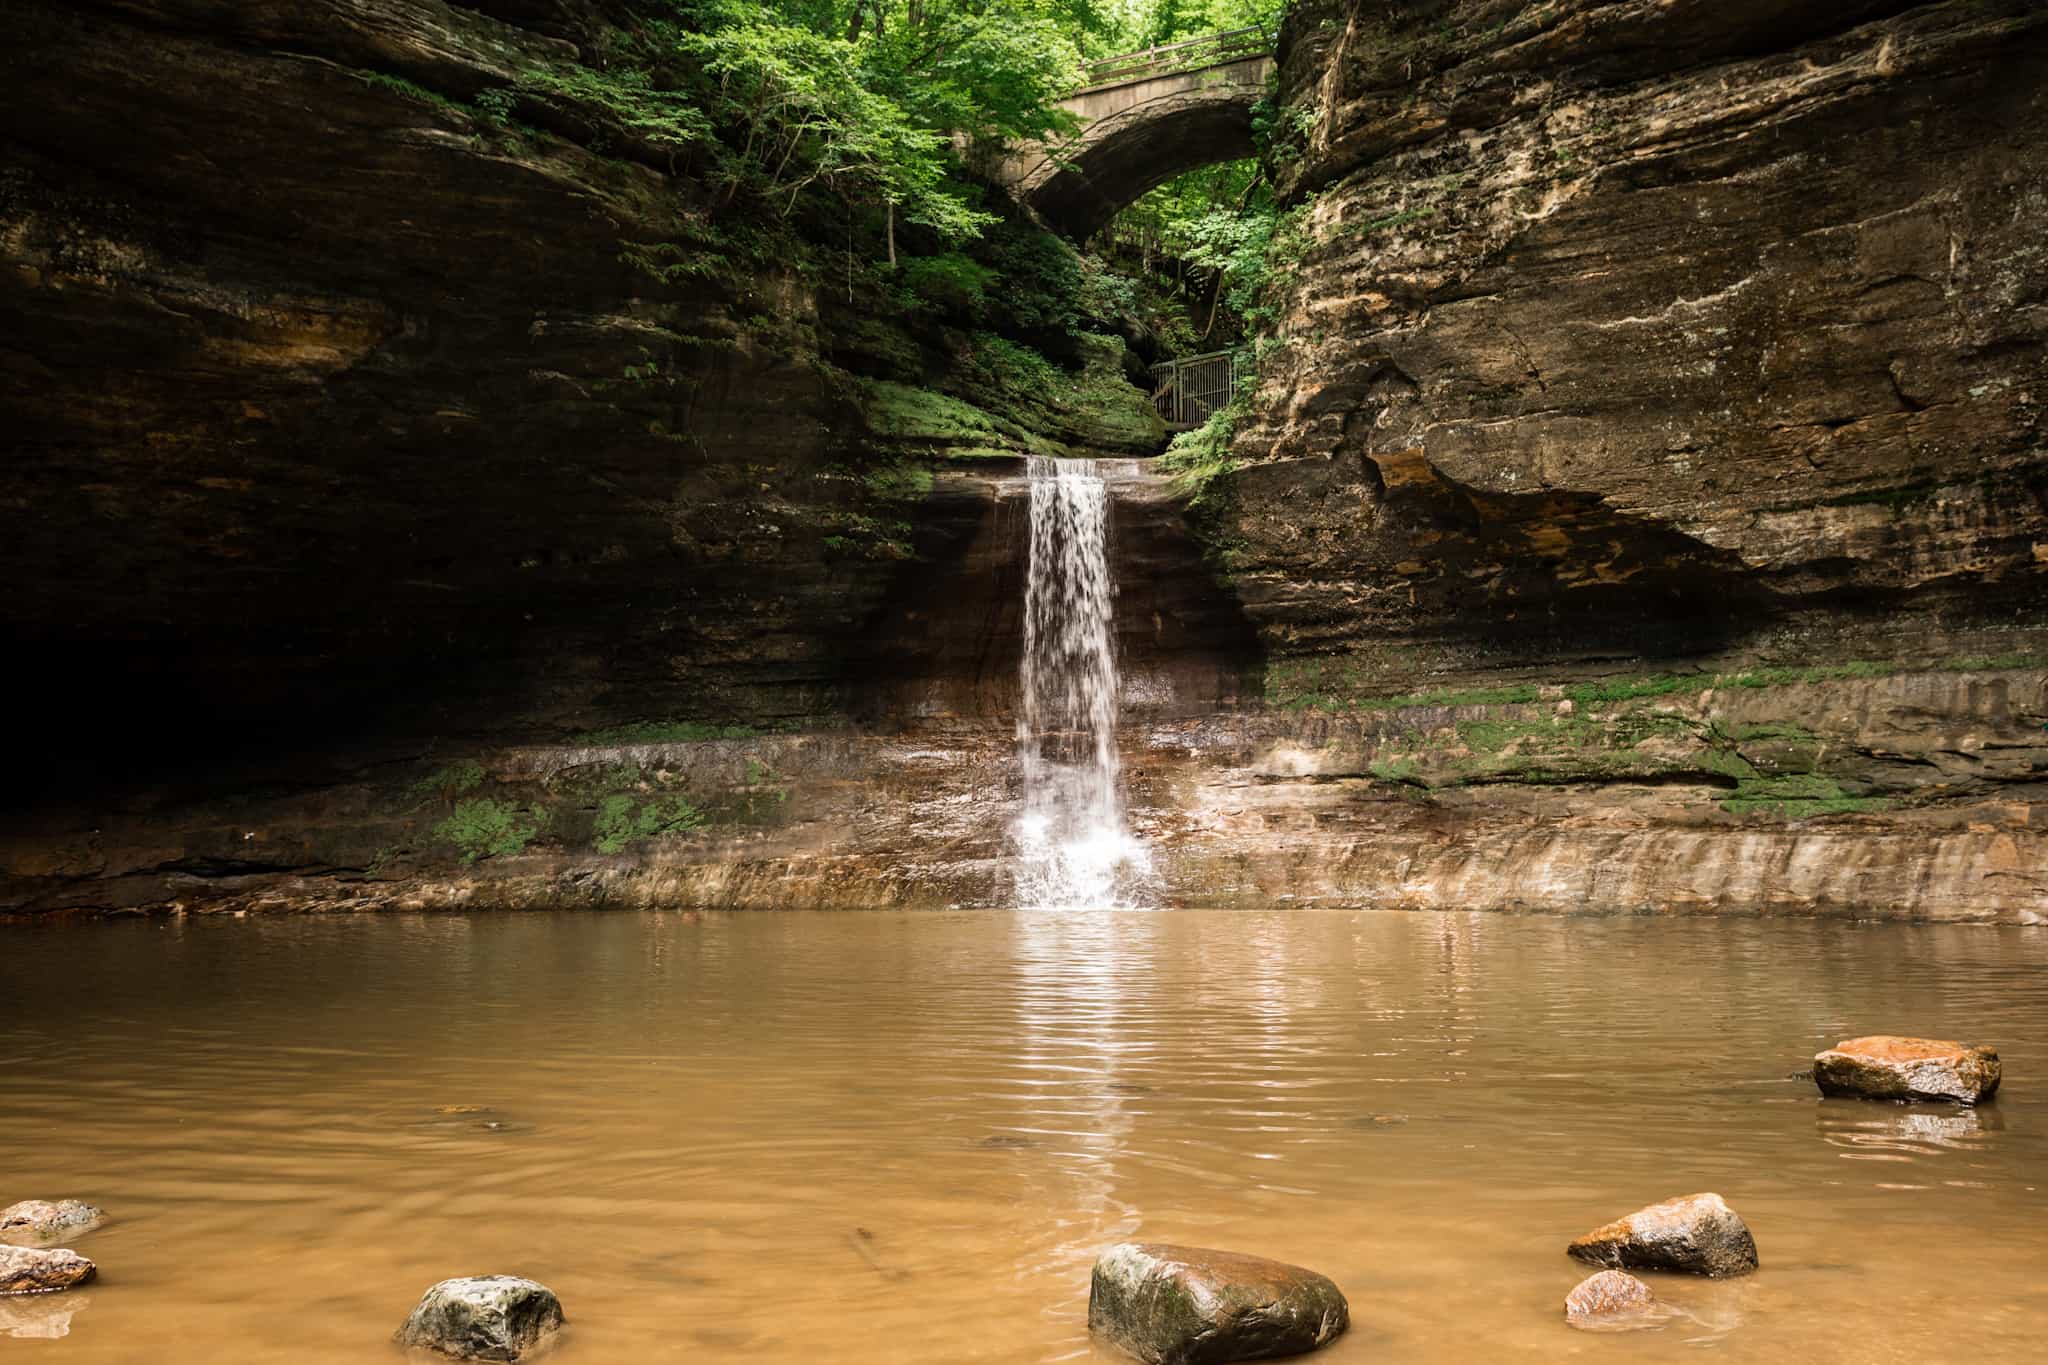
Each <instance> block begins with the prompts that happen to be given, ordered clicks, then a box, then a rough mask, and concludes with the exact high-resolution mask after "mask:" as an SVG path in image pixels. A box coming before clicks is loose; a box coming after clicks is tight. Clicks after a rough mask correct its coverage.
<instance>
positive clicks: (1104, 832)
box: [1014, 455, 1151, 907]
mask: <svg viewBox="0 0 2048 1365" xmlns="http://www.w3.org/2000/svg"><path fill="white" fill-rule="evenodd" d="M1109 501H1110V500H1109V486H1108V484H1107V482H1106V481H1105V480H1104V478H1103V472H1102V469H1101V467H1100V466H1099V465H1098V464H1097V462H1096V461H1094V460H1056V459H1049V458H1047V457H1044V456H1036V455H1034V456H1032V457H1031V560H1030V565H1029V571H1028V574H1027V577H1026V581H1025V590H1024V657H1023V662H1022V665H1021V669H1020V676H1019V682H1020V684H1021V691H1022V694H1023V695H1022V700H1021V703H1020V706H1019V711H1018V718H1017V755H1018V762H1019V766H1020V768H1021V769H1022V775H1023V809H1022V811H1021V813H1020V814H1019V815H1018V817H1017V823H1016V826H1015V829H1014V835H1015V839H1016V844H1017V853H1018V873H1017V896H1018V903H1019V904H1020V905H1024V906H1028V907H1051V906H1072V905H1090V906H1108V905H1124V906H1129V905H1135V904H1138V903H1139V902H1140V900H1141V899H1142V898H1143V896H1144V893H1145V889H1146V886H1147V883H1148V882H1149V880H1150V874H1151V866H1150V861H1149V858H1148V856H1147V854H1146V850H1145V846H1144V845H1143V844H1141V843H1140V842H1138V840H1136V839H1134V838H1132V837H1131V835H1130V833H1129V832H1128V831H1126V830H1125V828H1124V810H1123V797H1122V794H1121V792H1120V791H1119V790H1118V777H1119V771H1120V765H1119V763H1118V759H1117V743H1116V720H1117V701H1118V694H1117V669H1116V637H1115V635H1114V633H1113V631H1112V629H1111V625H1112V613H1113V610H1114V605H1115V601H1114V599H1115V596H1116V585H1115V584H1114V583H1112V582H1111V581H1110V571H1109Z"/></svg>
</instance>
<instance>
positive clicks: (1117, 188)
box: [1020, 86, 1264, 242]
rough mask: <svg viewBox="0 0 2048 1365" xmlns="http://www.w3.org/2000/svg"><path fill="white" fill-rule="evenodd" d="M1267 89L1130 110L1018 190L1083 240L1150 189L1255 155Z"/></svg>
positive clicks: (1192, 96) (1094, 127) (1173, 98)
mask: <svg viewBox="0 0 2048 1365" xmlns="http://www.w3.org/2000/svg"><path fill="white" fill-rule="evenodd" d="M1263 93H1264V91H1263V89H1262V88H1254V89H1246V88H1243V87H1237V86H1224V87H1211V88H1208V89H1202V90H1190V91H1183V92H1180V93H1176V94H1173V95H1167V96H1162V97H1160V98H1158V99H1154V100H1148V101H1146V102H1145V103H1143V104H1138V105H1133V106H1132V107H1130V108H1129V109H1125V110H1121V111H1119V112H1117V113H1115V114H1111V115H1109V116H1108V117H1106V118H1102V119H1099V120H1097V121H1096V122H1095V123H1093V124H1090V125H1089V127H1088V129H1087V131H1086V132H1084V133H1083V134H1082V135H1081V136H1080V138H1079V139H1077V141H1076V142H1074V143H1070V144H1069V145H1068V146H1066V147H1064V148H1062V149H1061V151H1060V160H1063V161H1065V163H1066V164H1065V165H1064V166H1062V165H1059V164H1057V163H1056V162H1055V161H1053V160H1052V159H1048V160H1047V161H1045V162H1044V163H1042V164H1041V165H1040V166H1038V167H1037V168H1035V170H1034V172H1033V174H1032V175H1031V176H1030V177H1029V178H1027V179H1026V181H1025V183H1024V184H1023V185H1022V186H1021V187H1020V188H1021V189H1022V190H1023V191H1024V198H1025V200H1026V202H1028V203H1029V204H1030V205H1031V207H1032V208H1034V209H1035V210H1037V212H1038V214H1039V216H1040V217H1042V218H1044V219H1045V221H1046V222H1048V223H1050V224H1051V225H1052V226H1053V227H1055V228H1057V229H1058V230H1059V231H1061V232H1063V233H1065V234H1066V235H1067V236H1069V237H1071V238H1073V239H1074V240H1075V241H1077V242H1080V241H1086V240H1087V239H1088V238H1089V237H1090V236H1092V235H1094V233H1095V232H1096V231H1098V230H1099V229H1101V228H1102V227H1103V226H1104V225H1105V224H1107V223H1108V222H1109V220H1110V219H1112V218H1114V217H1115V216H1116V215H1117V212H1118V211H1119V210H1121V209H1122V208H1124V207H1125V206H1126V205H1128V204H1130V203H1132V202H1133V201H1135V200H1136V199H1138V198H1139V197H1140V196H1141V195H1143V194H1144V193H1145V192H1146V191H1147V190H1150V189H1153V188H1155V187H1157V186H1159V185H1163V184H1165V183H1166V182H1167V181H1169V180H1171V179H1173V177H1175V176H1177V175H1181V174H1183V173H1185V172H1187V171H1192V170H1195V169H1196V168H1198V167H1201V166H1213V165H1215V164H1216V163H1217V162H1219V161H1241V160H1243V159H1244V158H1246V157H1248V156H1250V155H1252V106H1253V105H1255V104H1257V103H1258V101H1259V97H1260V96H1261V95H1262V94H1263Z"/></svg>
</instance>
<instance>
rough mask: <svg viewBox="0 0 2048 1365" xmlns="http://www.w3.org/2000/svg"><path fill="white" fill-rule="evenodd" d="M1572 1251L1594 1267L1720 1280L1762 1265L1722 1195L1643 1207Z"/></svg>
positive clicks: (1695, 1196)
mask: <svg viewBox="0 0 2048 1365" xmlns="http://www.w3.org/2000/svg"><path fill="white" fill-rule="evenodd" d="M1566 1250H1567V1251H1568V1252H1569V1253H1570V1254H1571V1255H1572V1257H1573V1258H1574V1259H1576V1260H1581V1261H1585V1262H1588V1263H1589V1264H1592V1265H1598V1266H1608V1267H1610V1268H1615V1269H1629V1270H1675V1271H1679V1272H1681V1273H1683V1274H1687V1275H1711V1276H1715V1277H1717V1278H1718V1277H1720V1276H1725V1275H1747V1274H1748V1273H1749V1272H1750V1271H1752V1270H1755V1269H1756V1266H1757V1260H1756V1239H1755V1238H1753V1237H1751V1236H1750V1235H1749V1228H1748V1226H1747V1225H1746V1224H1745V1223H1744V1222H1743V1221H1742V1219H1741V1218H1740V1217H1739V1216H1737V1214H1736V1212H1735V1210H1733V1209H1731V1208H1729V1207H1728V1205H1727V1203H1726V1202H1724V1201H1723V1200H1722V1198H1721V1196H1720V1195H1718V1194H1689V1195H1685V1196H1683V1197H1681V1198H1678V1199H1667V1200H1665V1201H1664V1202H1663V1203H1661V1204H1652V1205H1650V1206H1649V1207H1648V1208H1643V1209H1637V1210H1636V1211H1635V1212H1634V1213H1632V1214H1630V1215H1629V1216H1628V1217H1626V1218H1623V1219H1621V1220H1620V1221H1618V1222H1613V1223H1609V1224H1608V1225H1607V1226H1606V1227H1603V1228H1595V1229H1594V1230H1593V1231H1591V1232H1589V1233H1587V1234H1586V1235H1585V1236H1583V1237H1581V1238H1579V1239H1578V1240H1577V1241H1575V1242H1573V1243H1572V1244H1571V1245H1570V1246H1569V1247H1567V1248H1566Z"/></svg>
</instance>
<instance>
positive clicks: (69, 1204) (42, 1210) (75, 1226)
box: [0, 1199, 107, 1241]
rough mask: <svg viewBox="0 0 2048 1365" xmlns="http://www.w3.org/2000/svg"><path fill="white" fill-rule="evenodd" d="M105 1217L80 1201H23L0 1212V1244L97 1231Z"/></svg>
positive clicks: (103, 1211)
mask: <svg viewBox="0 0 2048 1365" xmlns="http://www.w3.org/2000/svg"><path fill="white" fill-rule="evenodd" d="M106 1216H107V1215H106V1211H105V1210H103V1209H96V1208H94V1207H93V1206H92V1205H90V1204H88V1203H86V1202H85V1201H84V1200H82V1199H55V1200H52V1199H24V1200H22V1201H21V1202H20V1203H19V1204H10V1205H8V1206H7V1207H6V1208H4V1209H0V1241H17V1240H20V1239H22V1238H33V1239H35V1240H38V1241H45V1240H50V1239H53V1238H60V1237H69V1236H71V1235H72V1234H74V1233H79V1232H84V1231H86V1230H88V1229H90V1228H94V1227H98V1226H99V1224H100V1221H101V1220H102V1219H104V1218H105V1217H106Z"/></svg>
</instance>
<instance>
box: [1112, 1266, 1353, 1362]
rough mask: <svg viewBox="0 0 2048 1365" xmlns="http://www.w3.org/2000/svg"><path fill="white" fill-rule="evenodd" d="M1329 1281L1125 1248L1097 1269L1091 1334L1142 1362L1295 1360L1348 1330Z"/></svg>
mask: <svg viewBox="0 0 2048 1365" xmlns="http://www.w3.org/2000/svg"><path fill="white" fill-rule="evenodd" d="M1350 1321H1351V1318H1350V1308H1349V1305H1347V1304H1346V1303H1345V1301H1344V1295H1343V1294H1342V1293H1341V1292H1340V1291H1339V1290H1338V1288H1337V1286H1336V1285H1335V1284H1333V1283H1331V1282H1330V1280H1329V1279H1328V1278H1326V1277H1325V1276H1322V1275H1318V1274H1316V1273H1315V1272H1314V1271H1312V1270H1304V1269H1302V1268H1301V1267H1299V1266H1291V1265H1285V1264H1283V1263H1281V1262H1279V1261H1269V1260H1265V1259H1263V1258H1261V1257H1257V1256H1245V1255H1241V1254H1239V1253H1237V1252H1232V1251H1210V1250H1205V1249H1202V1248H1198V1247H1179V1246H1166V1245H1162V1244H1158V1243H1136V1242H1126V1243H1123V1244H1122V1245H1120V1246H1115V1247H1111V1248H1110V1249H1109V1250H1108V1251H1106V1252H1104V1253H1103V1254H1102V1257H1101V1258H1100V1259H1099V1260H1097V1261H1096V1263H1095V1274H1094V1278H1093V1280H1092V1281H1091V1283H1090V1285H1089V1289H1088V1330H1089V1331H1091V1332H1094V1333H1096V1334H1097V1335H1099V1336H1101V1337H1103V1338H1105V1339H1107V1340H1109V1341H1111V1342H1113V1343H1115V1344H1116V1346H1117V1347H1119V1348H1120V1349H1122V1350H1124V1351H1126V1352H1128V1353H1129V1354H1131V1355H1133V1356H1136V1357H1137V1358H1138V1359H1139V1360H1142V1361H1145V1362H1146V1363H1147V1365H1220V1362H1224V1361H1232V1360H1263V1359H1265V1358H1267V1357H1269V1356H1285V1355H1297V1354H1299V1353H1301V1352H1303V1351H1310V1350H1314V1349H1315V1348H1316V1347H1318V1346H1321V1345H1323V1344H1325V1343H1327V1342H1329V1341H1332V1340H1334V1339H1335V1338H1336V1337H1337V1336H1338V1335H1339V1334H1341V1333H1342V1332H1343V1331H1344V1329H1345V1328H1346V1327H1347V1326H1349V1325H1350Z"/></svg>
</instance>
